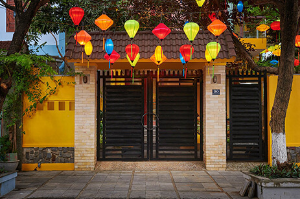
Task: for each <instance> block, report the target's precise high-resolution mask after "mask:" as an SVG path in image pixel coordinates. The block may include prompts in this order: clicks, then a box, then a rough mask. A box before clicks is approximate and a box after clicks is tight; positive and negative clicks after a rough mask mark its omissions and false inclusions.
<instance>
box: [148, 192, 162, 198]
mask: <svg viewBox="0 0 300 199" xmlns="http://www.w3.org/2000/svg"><path fill="white" fill-rule="evenodd" d="M146 198H161V194H160V191H147V190H146Z"/></svg>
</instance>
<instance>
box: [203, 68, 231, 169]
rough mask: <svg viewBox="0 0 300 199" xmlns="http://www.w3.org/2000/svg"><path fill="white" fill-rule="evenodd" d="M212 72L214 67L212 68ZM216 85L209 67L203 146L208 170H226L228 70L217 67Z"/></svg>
mask: <svg viewBox="0 0 300 199" xmlns="http://www.w3.org/2000/svg"><path fill="white" fill-rule="evenodd" d="M210 71H212V67H211V66H210ZM214 71H215V76H216V77H217V79H215V80H216V81H215V82H216V83H214V82H213V80H212V74H211V73H210V74H209V75H208V67H207V66H206V67H205V70H204V74H203V91H204V92H203V125H204V126H203V127H204V128H203V130H204V132H203V144H204V147H203V148H204V157H203V159H204V162H205V166H206V169H207V170H225V169H226V70H225V66H215V70H214Z"/></svg>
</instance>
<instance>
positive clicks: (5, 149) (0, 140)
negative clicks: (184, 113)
mask: <svg viewBox="0 0 300 199" xmlns="http://www.w3.org/2000/svg"><path fill="white" fill-rule="evenodd" d="M0 147H1V148H0V161H7V158H6V154H7V153H11V152H12V143H11V141H10V140H9V135H4V136H2V137H0Z"/></svg>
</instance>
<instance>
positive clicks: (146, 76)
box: [96, 69, 204, 161]
mask: <svg viewBox="0 0 300 199" xmlns="http://www.w3.org/2000/svg"><path fill="white" fill-rule="evenodd" d="M193 71H194V73H195V74H194V73H192V74H191V73H190V72H189V73H188V75H187V78H195V82H196V89H195V90H196V91H197V83H198V80H199V83H200V149H199V150H200V158H197V159H193V160H191V159H190V158H189V159H171V158H168V159H157V158H151V157H153V144H150V142H151V140H150V139H151V138H152V140H153V130H149V129H150V128H152V127H153V118H152V117H147V125H148V124H150V128H148V129H147V157H144V158H143V159H142V158H141V159H138V160H134V159H133V158H130V159H129V158H127V159H126V158H124V159H122V158H116V159H114V158H109V159H106V158H104V156H103V157H102V158H100V157H101V155H100V152H101V149H100V125H99V122H98V121H100V120H101V118H100V114H99V112H100V111H99V110H100V85H101V84H100V82H101V79H102V78H103V85H102V86H103V99H104V92H105V88H104V87H105V79H106V78H110V77H111V76H110V73H109V71H102V72H103V74H100V73H101V70H97V89H96V90H97V141H96V142H97V161H127V160H129V161H147V160H159V161H165V160H170V161H172V160H175V161H181V160H189V161H203V154H204V151H203V90H204V88H203V70H201V69H199V70H193ZM156 72H157V71H155V72H153V71H150V70H147V72H145V70H143V71H142V72H141V71H137V72H135V78H142V79H143V80H146V81H147V84H146V85H145V86H146V89H147V113H153V79H155V78H156V77H157V73H156ZM180 77H181V78H182V73H180V71H177V73H175V71H174V70H173V73H170V71H163V70H162V71H160V78H180ZM113 78H131V75H130V70H125V74H124V73H123V70H121V73H119V72H118V71H116V72H115V74H114V76H113ZM149 88H150V89H149ZM150 91H151V92H150ZM196 93H197V92H196ZM197 97H198V96H197V95H196V99H197ZM196 103H197V100H196ZM104 105H105V104H104V100H103V114H104V108H105V107H104ZM196 107H197V104H196ZM196 111H197V110H196ZM104 117H105V115H103V121H104V119H105V118H104ZM196 122H197V119H196ZM103 129H105V123H103ZM195 129H196V131H197V123H196V126H195ZM196 134H197V133H196ZM103 135H104V130H103ZM149 141H150V142H149ZM144 144H145V143H144ZM196 150H197V139H196ZM102 152H103V151H102Z"/></svg>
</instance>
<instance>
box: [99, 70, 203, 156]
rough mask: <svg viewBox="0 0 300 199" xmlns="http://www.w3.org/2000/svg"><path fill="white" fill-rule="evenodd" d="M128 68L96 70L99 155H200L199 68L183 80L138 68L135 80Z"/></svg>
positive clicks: (180, 76) (172, 75) (175, 76)
mask: <svg viewBox="0 0 300 199" xmlns="http://www.w3.org/2000/svg"><path fill="white" fill-rule="evenodd" d="M129 72H130V71H123V72H122V73H116V74H114V77H113V78H111V76H110V75H109V74H108V73H103V72H102V74H100V71H99V72H98V110H99V114H98V147H97V148H98V159H99V160H152V159H153V160H197V159H198V160H199V159H201V158H202V152H201V153H200V151H202V143H197V138H198V137H199V135H200V134H201V133H202V128H200V127H199V126H197V124H198V123H199V124H200V123H201V122H202V120H201V119H200V118H202V114H199V117H198V120H199V122H197V121H198V120H197V116H198V115H197V110H198V109H200V104H201V105H202V102H201V103H198V104H199V105H198V106H197V96H200V92H202V89H201V90H200V89H199V90H197V88H200V87H201V86H200V75H199V73H197V74H196V75H190V76H188V78H187V79H184V78H183V77H182V74H176V75H175V74H170V73H169V74H167V73H164V72H163V71H162V72H161V74H160V76H161V78H160V81H157V80H156V79H157V78H156V77H157V76H156V74H153V73H152V72H148V73H137V74H135V78H134V81H133V80H132V78H131V75H130V73H129ZM197 85H198V86H197ZM201 85H202V83H201ZM198 94H199V95H198ZM201 96H202V95H201ZM199 98H200V97H199ZM199 100H200V99H199ZM201 110H202V109H201ZM199 113H200V112H199ZM200 121H201V122H200ZM198 134H199V135H198ZM197 135H198V136H197ZM202 137H203V136H202V135H200V140H201V141H202ZM198 140H199V138H198ZM200 146H201V147H200Z"/></svg>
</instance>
